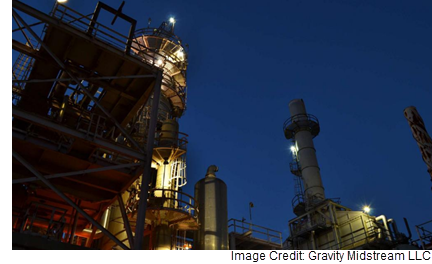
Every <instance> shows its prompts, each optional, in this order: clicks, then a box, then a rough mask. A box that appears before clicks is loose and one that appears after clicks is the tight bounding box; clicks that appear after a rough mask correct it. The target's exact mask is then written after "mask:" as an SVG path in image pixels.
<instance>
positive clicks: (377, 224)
mask: <svg viewBox="0 0 432 264" xmlns="http://www.w3.org/2000/svg"><path fill="white" fill-rule="evenodd" d="M289 111H290V114H291V117H290V118H289V119H288V120H286V121H285V123H284V126H283V130H284V133H285V137H286V138H287V139H288V140H290V141H292V146H291V152H292V162H291V163H290V169H291V173H292V174H293V175H294V186H295V195H294V198H293V199H292V208H293V212H294V214H295V215H296V216H297V217H295V218H294V219H292V220H290V221H289V223H288V226H289V230H290V236H289V237H288V238H287V239H286V240H285V242H284V248H285V249H320V250H335V249H395V248H398V249H408V248H411V249H416V248H415V247H412V246H410V245H408V240H409V238H411V235H409V237H407V236H405V235H404V234H402V233H400V232H399V231H398V228H397V225H396V222H395V221H394V220H393V219H389V218H387V217H386V216H385V215H380V216H372V215H370V214H369V212H370V208H369V207H367V206H365V207H364V208H363V211H352V210H351V209H349V208H347V207H345V206H342V205H341V204H340V201H339V199H329V198H327V197H326V195H325V191H324V185H323V182H322V179H321V174H320V168H319V166H318V160H317V156H316V151H315V146H314V143H313V139H314V138H315V137H316V136H317V135H318V134H319V132H320V125H319V121H318V118H317V117H315V116H313V115H311V114H308V113H307V112H306V107H305V104H304V101H303V100H302V99H295V100H292V101H291V102H290V103H289ZM405 224H407V222H406V219H405ZM407 228H408V230H409V227H408V225H407Z"/></svg>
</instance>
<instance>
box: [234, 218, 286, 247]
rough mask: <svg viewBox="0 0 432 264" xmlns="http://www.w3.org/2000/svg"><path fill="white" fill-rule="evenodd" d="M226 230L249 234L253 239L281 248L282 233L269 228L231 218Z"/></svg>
mask: <svg viewBox="0 0 432 264" xmlns="http://www.w3.org/2000/svg"><path fill="white" fill-rule="evenodd" d="M228 229H229V230H230V232H235V233H239V234H245V233H247V232H250V234H251V236H252V237H253V238H256V239H261V240H264V241H266V242H270V243H274V244H278V245H280V246H282V232H279V231H276V230H273V229H270V228H266V227H263V226H259V225H254V224H252V223H247V222H245V221H241V220H237V219H233V218H231V219H230V220H228Z"/></svg>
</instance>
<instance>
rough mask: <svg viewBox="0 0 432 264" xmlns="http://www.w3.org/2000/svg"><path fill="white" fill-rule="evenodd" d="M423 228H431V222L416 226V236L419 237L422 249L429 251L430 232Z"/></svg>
mask: <svg viewBox="0 0 432 264" xmlns="http://www.w3.org/2000/svg"><path fill="white" fill-rule="evenodd" d="M425 227H429V228H431V227H432V220H430V221H427V222H426V223H423V224H420V225H416V226H415V228H416V231H417V235H418V236H419V241H420V244H421V247H422V248H423V249H431V248H432V232H431V231H430V230H428V229H426V228H425Z"/></svg>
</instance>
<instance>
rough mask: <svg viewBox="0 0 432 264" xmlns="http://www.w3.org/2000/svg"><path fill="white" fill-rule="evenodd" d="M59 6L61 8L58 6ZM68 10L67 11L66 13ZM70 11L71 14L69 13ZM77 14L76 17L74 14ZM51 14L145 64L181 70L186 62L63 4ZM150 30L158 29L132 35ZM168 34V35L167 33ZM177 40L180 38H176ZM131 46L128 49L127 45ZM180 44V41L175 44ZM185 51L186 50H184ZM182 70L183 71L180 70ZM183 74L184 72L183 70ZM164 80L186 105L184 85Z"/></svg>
mask: <svg viewBox="0 0 432 264" xmlns="http://www.w3.org/2000/svg"><path fill="white" fill-rule="evenodd" d="M60 7H61V8H60ZM68 12H69V13H68ZM70 13H72V14H70ZM74 14H75V15H77V16H78V18H77V17H76V16H74ZM52 16H53V17H55V18H57V19H59V20H60V21H63V22H65V23H66V24H67V25H69V26H73V27H75V28H76V29H78V30H81V31H84V32H87V31H89V30H90V32H91V33H90V34H91V36H92V37H94V38H95V39H97V40H100V41H102V42H104V43H106V44H108V45H111V46H113V47H114V48H118V49H121V50H123V52H125V53H126V54H127V55H130V56H132V57H135V58H137V59H139V60H141V61H145V62H146V63H147V64H149V65H151V66H153V67H156V68H163V67H164V66H165V65H166V64H167V63H168V64H172V65H174V67H176V68H178V69H179V70H181V69H182V68H183V67H182V66H181V65H180V64H181V63H187V60H181V59H180V58H178V57H177V56H176V55H175V54H173V53H170V52H169V51H162V52H161V51H160V50H157V49H151V48H148V47H146V46H144V45H142V44H140V43H139V42H138V40H137V37H134V38H133V39H129V37H127V36H125V35H123V34H121V33H119V32H117V31H115V30H113V29H111V28H109V27H107V26H105V25H103V24H101V23H99V22H96V21H94V20H92V19H91V18H90V17H89V16H90V15H83V14H80V13H79V12H77V11H75V10H73V9H71V8H69V7H67V6H65V5H63V4H59V3H57V4H56V5H55V7H54V9H53V11H52ZM150 30H159V31H160V29H150V28H148V29H141V30H138V31H135V32H134V35H137V33H141V32H142V33H143V34H144V35H146V34H148V35H149V36H155V37H157V35H153V34H150V33H149V32H150ZM152 33H153V32H152ZM167 36H168V35H167ZM168 40H170V41H172V40H173V38H172V36H169V38H168ZM176 40H177V41H178V42H180V40H179V39H178V38H177V39H176ZM129 45H130V47H132V49H129V48H128V47H129ZM176 45H180V46H182V45H181V44H180V43H179V44H176ZM182 47H183V46H182ZM183 50H184V51H185V49H184V48H183ZM139 51H142V52H145V56H139V55H138V54H137V53H138V52H139ZM185 53H186V52H185ZM158 58H164V62H163V64H158V63H157V62H158ZM182 72H183V71H182ZM183 75H185V72H183ZM164 81H165V83H166V84H167V87H168V88H169V89H170V90H172V91H173V92H174V93H175V94H176V95H177V96H178V97H179V98H180V99H181V102H182V104H183V105H184V106H185V105H186V86H183V85H181V84H180V83H179V82H178V81H176V80H174V79H173V78H169V75H167V74H164Z"/></svg>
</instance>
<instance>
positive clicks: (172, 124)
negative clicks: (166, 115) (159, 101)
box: [159, 119, 179, 147]
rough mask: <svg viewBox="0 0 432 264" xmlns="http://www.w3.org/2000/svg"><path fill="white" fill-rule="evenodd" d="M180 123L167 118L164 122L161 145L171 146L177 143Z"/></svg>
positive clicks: (160, 138)
mask: <svg viewBox="0 0 432 264" xmlns="http://www.w3.org/2000/svg"><path fill="white" fill-rule="evenodd" d="M178 131H179V125H178V123H177V121H176V120H175V119H167V120H165V121H164V122H163V124H162V129H161V134H160V137H159V147H171V146H173V145H175V144H176V143H177V138H178Z"/></svg>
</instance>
